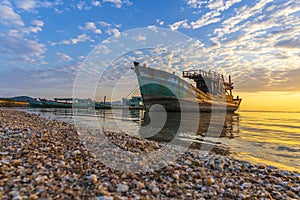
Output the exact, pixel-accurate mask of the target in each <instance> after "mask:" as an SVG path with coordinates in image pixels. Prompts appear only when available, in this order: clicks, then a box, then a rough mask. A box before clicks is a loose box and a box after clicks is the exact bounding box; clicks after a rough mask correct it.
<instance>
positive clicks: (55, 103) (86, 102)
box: [29, 98, 95, 109]
mask: <svg viewBox="0 0 300 200" xmlns="http://www.w3.org/2000/svg"><path fill="white" fill-rule="evenodd" d="M29 105H30V107H33V108H37V107H38V108H78V109H84V108H92V107H94V106H95V103H94V102H93V101H92V100H91V99H77V98H54V100H48V99H35V100H33V101H30V102H29Z"/></svg>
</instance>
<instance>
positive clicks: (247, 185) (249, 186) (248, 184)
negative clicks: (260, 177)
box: [242, 182, 252, 188]
mask: <svg viewBox="0 0 300 200" xmlns="http://www.w3.org/2000/svg"><path fill="white" fill-rule="evenodd" d="M251 185H252V184H251V183H250V182H246V183H243V184H242V188H251Z"/></svg>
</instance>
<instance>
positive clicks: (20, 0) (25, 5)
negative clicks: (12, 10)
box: [15, 0, 63, 12]
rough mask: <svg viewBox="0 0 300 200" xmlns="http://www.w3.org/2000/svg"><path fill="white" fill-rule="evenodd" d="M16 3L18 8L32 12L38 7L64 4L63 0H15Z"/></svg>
mask: <svg viewBox="0 0 300 200" xmlns="http://www.w3.org/2000/svg"><path fill="white" fill-rule="evenodd" d="M15 4H16V6H17V7H18V8H21V9H23V10H25V11H28V12H32V11H34V10H35V9H36V8H40V7H44V8H51V7H54V6H56V5H61V4H63V2H62V1H61V0H55V1H40V0H15Z"/></svg>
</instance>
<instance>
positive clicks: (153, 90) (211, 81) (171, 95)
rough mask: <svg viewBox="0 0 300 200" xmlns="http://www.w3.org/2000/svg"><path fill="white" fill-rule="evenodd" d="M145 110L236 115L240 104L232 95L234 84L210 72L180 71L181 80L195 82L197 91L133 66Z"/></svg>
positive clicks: (178, 80)
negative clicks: (221, 112) (155, 108)
mask: <svg viewBox="0 0 300 200" xmlns="http://www.w3.org/2000/svg"><path fill="white" fill-rule="evenodd" d="M133 70H134V71H135V73H136V75H137V79H138V83H139V87H140V93H141V95H142V99H143V104H144V109H145V110H149V109H150V107H151V106H152V105H155V104H159V105H162V106H163V107H164V109H165V110H166V111H169V112H178V111H179V112H180V111H183V112H184V111H200V112H211V111H212V110H213V109H214V110H220V111H222V110H224V111H226V112H235V111H236V110H237V109H238V108H239V105H240V103H241V99H240V98H239V97H237V98H234V97H233V95H232V90H233V83H232V82H231V78H230V77H229V82H226V81H225V80H224V77H223V75H221V74H218V73H216V72H212V71H208V72H206V71H204V70H192V71H183V77H184V78H189V79H192V80H194V81H195V82H196V87H195V86H193V85H192V84H190V83H188V82H187V81H185V80H183V79H181V78H180V77H178V76H176V75H175V74H171V73H168V72H166V71H163V70H158V69H153V68H150V67H146V66H145V65H143V66H142V65H140V64H139V63H138V62H134V67H133Z"/></svg>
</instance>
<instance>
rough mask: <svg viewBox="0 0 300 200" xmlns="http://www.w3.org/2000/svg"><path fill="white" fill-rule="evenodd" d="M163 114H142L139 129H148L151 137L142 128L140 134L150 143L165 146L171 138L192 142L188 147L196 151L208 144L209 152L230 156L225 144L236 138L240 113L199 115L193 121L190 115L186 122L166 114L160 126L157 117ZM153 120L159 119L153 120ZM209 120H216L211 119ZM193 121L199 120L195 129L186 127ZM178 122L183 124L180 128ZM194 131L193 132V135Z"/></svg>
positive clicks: (174, 114) (179, 116)
mask: <svg viewBox="0 0 300 200" xmlns="http://www.w3.org/2000/svg"><path fill="white" fill-rule="evenodd" d="M138 113H139V112H134V113H132V114H133V115H134V116H137V114H138ZM162 115H163V113H159V112H158V113H151V112H150V113H149V112H144V113H142V120H141V126H142V127H147V130H148V132H149V135H150V136H149V137H147V132H146V133H145V130H144V129H142V128H141V130H142V131H141V132H140V135H141V136H142V137H144V138H147V139H150V140H155V141H160V142H167V143H169V142H171V141H172V140H174V139H176V140H177V139H179V140H182V141H188V142H191V145H190V147H189V148H193V149H199V150H203V149H207V148H202V146H203V145H208V146H210V148H209V149H211V151H213V152H215V153H217V154H222V155H228V154H230V153H231V152H230V148H229V145H228V144H226V141H228V140H229V139H232V138H235V137H239V114H237V113H227V114H214V115H213V116H212V113H200V117H199V118H198V119H195V118H192V117H194V116H193V115H190V117H191V118H190V119H188V120H187V119H185V121H184V122H182V121H181V120H182V119H181V113H176V112H168V113H166V115H167V117H166V120H165V123H164V125H163V127H162V126H161V123H157V122H155V121H159V116H162ZM187 116H189V115H187ZM155 117H158V119H157V118H156V119H155ZM212 117H214V118H215V120H212ZM185 118H186V115H185ZM195 120H196V121H198V123H197V124H198V127H190V126H189V125H191V126H193V125H194V124H195ZM153 122H154V123H153ZM181 123H184V126H183V127H184V128H183V129H182V126H181ZM180 126H181V127H180ZM194 130H196V133H195V131H194ZM153 133H156V134H153ZM151 134H152V135H151Z"/></svg>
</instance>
